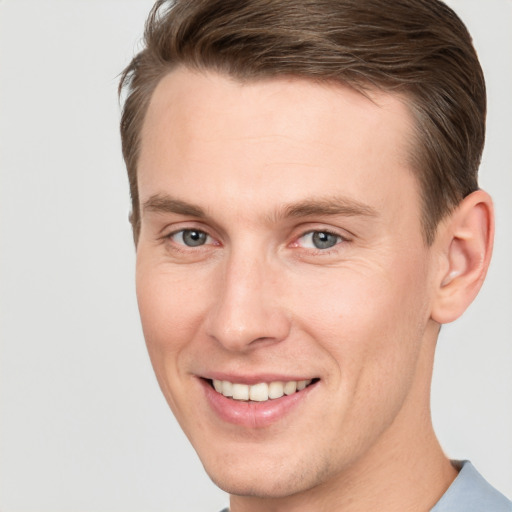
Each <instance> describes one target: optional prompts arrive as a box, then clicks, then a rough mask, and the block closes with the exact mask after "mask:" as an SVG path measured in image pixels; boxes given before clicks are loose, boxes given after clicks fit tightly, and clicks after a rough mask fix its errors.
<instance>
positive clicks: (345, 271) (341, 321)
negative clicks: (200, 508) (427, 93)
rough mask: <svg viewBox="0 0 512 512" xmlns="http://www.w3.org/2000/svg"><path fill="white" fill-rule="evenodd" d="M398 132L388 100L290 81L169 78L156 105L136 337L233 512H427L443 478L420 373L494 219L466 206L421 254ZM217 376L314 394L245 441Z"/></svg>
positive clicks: (144, 176) (147, 159) (146, 137)
mask: <svg viewBox="0 0 512 512" xmlns="http://www.w3.org/2000/svg"><path fill="white" fill-rule="evenodd" d="M411 126H412V119H411V116H410V114H409V111H408V109H407V107H406V106H405V104H404V102H403V101H401V99H400V98H399V97H396V96H393V95H388V94H384V93H377V92H374V93H372V98H371V100H370V99H368V98H366V97H364V96H362V95H361V94H359V93H357V92H355V91H353V90H351V89H349V88H345V87H342V86H339V85H336V86H327V85H319V84H315V83H311V82H309V81H306V80H301V79H293V78H279V79H271V80H265V81H259V82H250V83H244V84H241V83H239V82H237V81H234V80H232V79H230V78H228V77H226V76H223V75H219V74H215V73H211V72H204V73H199V72H193V71H190V70H187V69H184V68H178V69H176V70H174V71H173V72H172V73H171V74H169V75H168V76H166V77H165V78H164V79H163V80H162V81H161V83H160V84H159V85H158V87H157V89H156V91H155V92H154V95H153V97H152V100H151V103H150V106H149V110H148V113H147V116H146V119H145V123H144V127H143V132H142V145H141V153H140V159H139V166H138V184H139V192H140V198H141V221H142V222H141V232H140V238H139V241H138V246H137V296H138V302H139V309H140V314H141V319H142V325H143V330H144V335H145V338H146V342H147V346H148V350H149V354H150V357H151V361H152V364H153V367H154V370H155V373H156V376H157V379H158V382H159V384H160V387H161V389H162V391H163V393H164V395H165V398H166V399H167V401H168V403H169V405H170V407H171V409H172V411H173V412H174V414H175V416H176V418H177V419H178V421H179V423H180V425H181V427H182V428H183V430H184V432H185V433H186V434H187V436H188V437H189V439H190V441H191V443H192V444H193V446H194V447H195V449H196V450H197V452H198V454H199V456H200V458H201V460H202V462H203V464H204V467H205V469H206V471H207V472H208V474H209V475H210V477H211V478H212V479H213V481H214V482H215V483H217V485H219V486H220V487H221V488H223V489H225V490H227V491H228V492H229V493H231V495H232V497H231V509H232V511H233V512H243V511H257V510H266V511H269V510H270V511H281V510H286V511H302V510H343V511H362V510H366V511H367V510H379V511H381V512H382V511H387V510H390V511H391V510H394V511H396V510H404V511H405V510H415V511H418V510H429V509H430V508H431V507H432V506H433V505H434V504H435V503H436V501H437V500H438V499H439V498H440V496H441V495H442V494H443V493H444V491H445V490H446V489H447V488H448V486H449V485H450V483H451V482H452V481H453V479H454V478H455V476H456V471H455V469H454V468H453V467H452V466H451V464H450V462H449V461H448V459H447V458H446V457H445V455H444V454H443V453H442V451H441V448H440V447H439V444H438V442H437V439H436V437H435V435H434V432H433V430H432V425H431V420H430V409H429V393H430V390H429V388H430V380H431V371H432V364H433V356H434V349H435V343H436V339H437V334H438V331H439V322H441V321H451V320H452V319H454V318H455V317H456V316H458V315H459V314H460V313H461V312H462V311H463V310H464V309H465V307H466V306H467V304H468V303H469V302H470V301H471V299H472V297H473V296H474V295H475V294H476V292H477V291H478V288H479V286H480V284H481V280H482V279H483V275H484V274H485V268H486V264H487V262H488V255H489V253H490V249H489V247H490V242H489V240H490V238H491V234H492V233H491V231H492V229H491V227H490V226H491V223H490V220H489V219H490V214H489V212H490V206H489V205H490V200H489V199H488V198H487V196H485V195H484V193H483V192H477V193H475V194H476V195H473V196H472V197H471V198H470V199H468V200H467V201H466V203H465V206H464V207H462V208H460V209H459V210H458V211H457V213H456V214H455V215H454V216H453V217H450V219H448V220H447V221H446V222H445V223H443V225H442V226H441V227H440V229H439V234H438V236H437V238H436V242H435V243H434V244H433V245H432V246H431V247H427V246H426V245H425V243H424V238H423V234H422V230H421V222H420V192H419V190H418V185H417V182H416V180H415V178H414V174H413V172H412V170H411V168H410V165H409V163H408V158H407V156H408V151H409V146H408V140H409V138H408V135H409V133H411ZM171 199H172V201H171ZM177 201H178V202H177ZM183 203H186V208H185V207H184V206H185V205H184V204H183ZM306 203H307V208H306V207H305V205H306ZM340 205H342V208H340ZM482 205H483V206H482ZM327 206H328V208H327ZM463 226H464V229H465V231H464V229H463ZM183 230H199V231H201V232H202V233H205V239H204V241H205V243H204V244H203V245H198V246H194V247H190V246H187V245H186V242H184V238H183ZM312 232H316V233H318V232H329V233H332V237H331V238H329V240H331V241H333V240H334V242H333V246H332V247H330V248H327V249H319V248H317V247H315V246H314V244H313V240H312V236H311V234H312ZM185 233H189V232H185ZM464 233H466V235H467V236H466V237H464ZM468 233H469V234H468ZM475 233H476V234H475ZM468 241H469V242H468ZM471 243H472V244H471ZM478 250H479V251H480V253H481V254H483V256H481V257H479V256H478V255H476V252H475V251H478ZM472 251H473V252H472ZM469 274H471V286H470V285H469V284H468V283H469V281H470V279H469V277H466V276H468V275H469ZM453 283H455V284H458V288H457V287H456V286H455V285H454V284H453ZM215 372H221V373H222V374H223V375H228V376H229V375H239V376H240V375H248V376H255V375H256V376H259V375H284V376H291V375H293V376H304V377H305V378H313V377H315V378H318V379H319V381H318V382H317V383H316V384H315V386H314V388H311V390H310V392H309V393H308V395H307V398H306V399H304V400H301V401H300V403H298V405H297V406H296V407H294V408H293V409H292V410H291V411H290V412H289V413H287V414H285V415H283V417H282V418H280V419H279V420H278V421H276V422H274V423H272V424H270V425H266V426H264V427H261V426H258V425H257V424H255V425H254V426H252V427H248V426H240V425H235V424H232V423H229V422H226V421H223V420H222V419H221V418H219V416H218V415H217V414H216V413H215V412H214V411H213V410H212V408H211V407H210V405H209V402H208V400H207V399H206V398H205V393H204V381H202V380H201V377H211V376H212V374H213V373H215Z"/></svg>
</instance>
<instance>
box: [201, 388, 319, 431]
mask: <svg viewBox="0 0 512 512" xmlns="http://www.w3.org/2000/svg"><path fill="white" fill-rule="evenodd" d="M200 380H201V383H202V385H203V389H204V392H205V395H206V400H207V401H208V403H209V405H210V407H211V409H213V411H214V412H215V413H216V414H217V416H218V417H220V419H221V420H223V421H226V422H228V423H233V424H235V425H239V426H242V427H246V428H264V427H268V426H269V425H272V424H273V423H276V422H277V421H279V420H281V419H282V418H284V417H285V416H287V415H288V414H289V413H291V411H292V410H293V409H295V408H296V407H297V406H299V405H300V404H301V403H302V402H304V400H306V399H307V397H308V395H309V394H310V393H311V391H312V390H313V388H315V387H316V384H312V385H310V386H308V387H307V388H305V389H303V390H301V391H298V392H296V393H293V394H292V395H285V396H282V397H281V398H276V399H273V400H267V401H266V402H245V401H242V400H234V399H232V398H226V397H225V396H224V395H222V394H221V393H217V391H215V390H214V389H213V388H212V386H211V385H210V383H209V382H208V381H206V380H204V379H200Z"/></svg>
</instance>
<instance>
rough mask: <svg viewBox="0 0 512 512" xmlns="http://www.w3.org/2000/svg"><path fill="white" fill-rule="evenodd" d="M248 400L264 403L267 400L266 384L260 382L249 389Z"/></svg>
mask: <svg viewBox="0 0 512 512" xmlns="http://www.w3.org/2000/svg"><path fill="white" fill-rule="evenodd" d="M249 398H250V399H251V400H253V401H254V402H265V400H268V384H267V383H265V382H261V383H260V384H255V385H254V386H251V387H250V388H249Z"/></svg>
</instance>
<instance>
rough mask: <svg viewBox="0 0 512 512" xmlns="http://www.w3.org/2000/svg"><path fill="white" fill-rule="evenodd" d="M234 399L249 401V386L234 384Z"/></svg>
mask: <svg viewBox="0 0 512 512" xmlns="http://www.w3.org/2000/svg"><path fill="white" fill-rule="evenodd" d="M233 398H234V399H235V400H249V386H248V385H247V384H233Z"/></svg>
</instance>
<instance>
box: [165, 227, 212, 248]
mask: <svg viewBox="0 0 512 512" xmlns="http://www.w3.org/2000/svg"><path fill="white" fill-rule="evenodd" d="M171 239H172V240H173V241H174V242H176V243H177V244H180V245H186V246H187V247H199V246H201V245H204V244H206V243H207V242H209V240H210V236H209V235H207V234H206V233H205V232H204V231H199V230H198V229H182V230H181V231H177V232H176V233H173V234H172V235H171Z"/></svg>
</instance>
